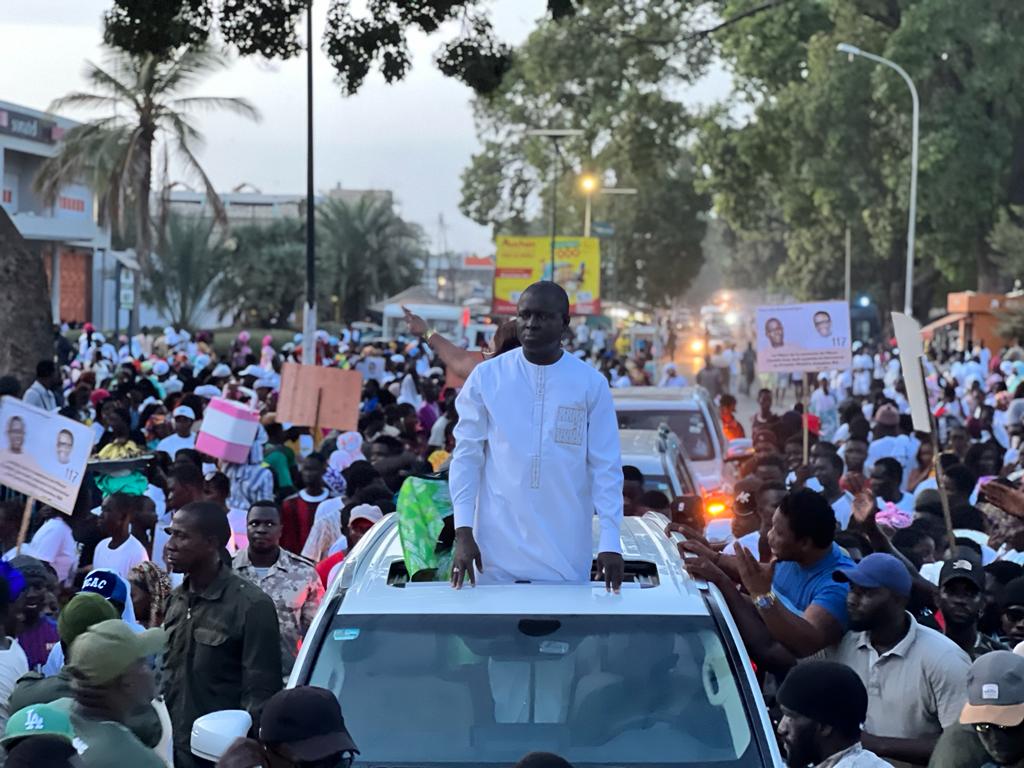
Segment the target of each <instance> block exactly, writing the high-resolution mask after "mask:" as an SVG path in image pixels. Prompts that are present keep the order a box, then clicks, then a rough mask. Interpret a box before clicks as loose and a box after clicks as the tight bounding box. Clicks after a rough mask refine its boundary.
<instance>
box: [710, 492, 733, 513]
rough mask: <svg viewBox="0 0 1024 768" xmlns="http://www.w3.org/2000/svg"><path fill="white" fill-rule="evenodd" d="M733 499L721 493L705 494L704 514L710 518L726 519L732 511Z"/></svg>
mask: <svg viewBox="0 0 1024 768" xmlns="http://www.w3.org/2000/svg"><path fill="white" fill-rule="evenodd" d="M730 501H731V499H730V498H729V497H728V496H726V495H725V494H724V493H721V492H720V491H710V492H705V494H704V513H705V514H706V515H707V516H708V517H725V516H727V515H728V514H729V513H730V512H731V510H732V504H730Z"/></svg>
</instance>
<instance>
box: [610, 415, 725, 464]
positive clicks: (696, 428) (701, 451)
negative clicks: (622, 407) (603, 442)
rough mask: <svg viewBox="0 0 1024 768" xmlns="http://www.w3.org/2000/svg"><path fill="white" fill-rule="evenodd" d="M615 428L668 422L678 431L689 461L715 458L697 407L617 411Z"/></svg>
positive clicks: (709, 434) (650, 426) (704, 423)
mask: <svg viewBox="0 0 1024 768" xmlns="http://www.w3.org/2000/svg"><path fill="white" fill-rule="evenodd" d="M617 415H618V418H619V429H657V428H658V427H659V426H661V425H662V424H668V426H669V429H671V430H672V431H673V432H675V433H676V434H677V435H679V440H680V442H681V443H682V444H683V453H685V454H686V458H688V459H689V460H690V461H708V460H710V459H713V458H715V448H714V443H712V438H711V431H710V430H709V429H708V425H707V422H706V421H705V420H704V415H703V414H702V413H701V412H700V411H633V410H629V411H619V412H618V414H617Z"/></svg>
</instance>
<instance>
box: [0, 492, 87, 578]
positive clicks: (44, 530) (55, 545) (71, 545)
mask: <svg viewBox="0 0 1024 768" xmlns="http://www.w3.org/2000/svg"><path fill="white" fill-rule="evenodd" d="M40 514H41V515H42V516H43V517H44V518H45V520H46V521H45V522H44V523H43V524H42V525H41V526H40V528H39V530H38V531H36V532H35V535H34V536H33V537H32V540H31V541H29V542H27V543H26V544H25V545H24V546H22V548H21V554H23V555H29V556H30V557H34V558H36V559H37V560H41V561H42V562H44V563H49V564H50V565H51V566H52V567H53V570H54V571H56V573H57V579H58V580H59V581H60V583H61V584H67V583H68V580H69V577H70V576H71V575H72V574H73V573H74V571H75V565H76V564H77V563H78V544H77V543H76V542H75V537H74V536H73V535H72V533H71V523H70V522H69V518H68V517H66V516H65V515H64V514H62V513H61V512H58V511H57V510H56V509H54V508H53V507H47V506H44V507H42V508H41V509H40ZM17 551H18V550H17V547H15V548H12V549H10V550H9V551H7V552H5V553H4V560H12V559H13V558H14V557H16V556H17Z"/></svg>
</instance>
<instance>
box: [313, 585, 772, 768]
mask: <svg viewBox="0 0 1024 768" xmlns="http://www.w3.org/2000/svg"><path fill="white" fill-rule="evenodd" d="M424 597H425V598H426V597H427V596H426V595H424ZM308 683H309V684H310V685H316V686H321V687H324V688H328V689H329V690H331V691H333V692H334V693H335V695H336V696H338V698H339V700H340V701H341V702H342V705H343V708H344V712H345V719H346V724H347V726H348V729H349V731H350V732H351V734H352V737H353V739H354V740H355V742H356V744H357V745H358V746H359V749H360V752H361V754H360V755H359V757H358V759H357V760H356V765H357V766H358V765H363V766H375V767H376V766H387V767H388V768H393V767H394V766H420V767H421V766H425V765H444V766H490V765H495V766H496V765H502V766H508V765H512V764H514V763H515V762H516V761H518V760H519V758H521V757H522V756H523V755H525V754H526V753H528V752H532V751H537V750H540V751H550V752H556V753H558V754H560V755H562V756H563V757H565V758H566V759H567V760H568V761H569V762H570V763H572V764H573V765H574V766H577V767H579V766H602V765H614V766H625V765H631V766H633V765H635V766H644V768H654V767H655V766H668V765H673V766H716V768H717V767H718V766H723V767H725V766H733V767H736V768H740V767H742V768H746V767H747V766H759V765H761V764H762V763H761V758H760V750H759V748H758V745H757V743H756V741H755V740H754V738H753V734H752V731H751V726H750V723H749V721H748V716H747V710H746V707H745V703H744V698H743V696H742V695H741V692H740V690H739V687H738V685H737V681H736V678H735V675H734V672H733V669H732V668H731V665H730V661H729V657H728V655H727V653H726V650H725V648H724V647H723V645H722V642H721V640H720V638H719V636H718V634H717V633H716V631H715V628H714V625H713V623H712V620H711V619H710V618H709V617H675V616H665V617H661V616H656V617H643V616H641V617H629V619H628V620H623V618H622V617H618V616H616V617H611V616H559V617H548V616H536V617H529V618H524V617H521V616H502V615H486V616H484V615H479V616H478V615H470V616H436V617H433V616H423V615H344V614H338V615H336V616H335V617H334V619H333V622H332V625H331V627H330V629H329V630H328V631H327V632H326V634H325V635H324V639H323V643H322V645H321V647H320V648H319V653H318V654H317V656H316V660H315V662H314V665H313V668H312V671H311V675H310V679H309V680H308Z"/></svg>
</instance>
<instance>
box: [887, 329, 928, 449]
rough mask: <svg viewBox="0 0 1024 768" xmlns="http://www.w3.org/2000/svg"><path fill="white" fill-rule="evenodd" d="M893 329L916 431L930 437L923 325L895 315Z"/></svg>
mask: <svg viewBox="0 0 1024 768" xmlns="http://www.w3.org/2000/svg"><path fill="white" fill-rule="evenodd" d="M892 327H893V329H894V330H895V331H896V343H897V344H898V345H899V348H900V368H901V370H902V372H903V383H904V384H905V385H906V387H907V400H908V401H909V402H910V415H911V417H912V418H913V420H914V429H915V430H916V431H918V432H924V433H925V434H928V433H930V432H931V431H932V419H931V409H930V408H929V407H928V390H927V389H926V388H925V384H924V378H923V377H922V374H921V364H920V360H921V358H922V357H924V342H923V341H922V338H921V324H920V323H918V322H917V320H915V319H914V318H912V317H911V316H910V315H905V314H903V313H902V312H893V313H892Z"/></svg>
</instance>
